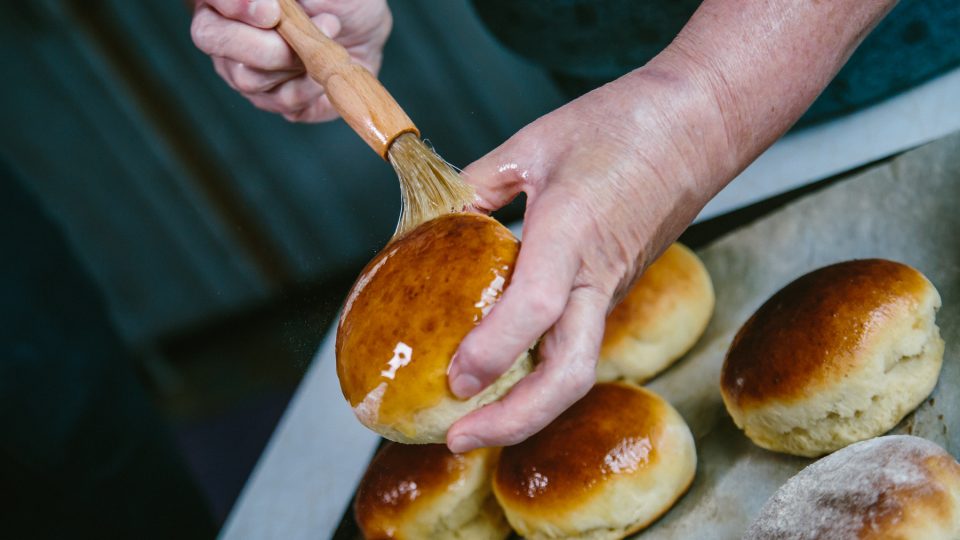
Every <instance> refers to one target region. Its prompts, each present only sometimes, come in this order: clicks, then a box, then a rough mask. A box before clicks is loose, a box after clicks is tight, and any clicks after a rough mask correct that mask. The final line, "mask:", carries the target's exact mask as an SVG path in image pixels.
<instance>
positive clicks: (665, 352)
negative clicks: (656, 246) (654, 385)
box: [597, 244, 714, 384]
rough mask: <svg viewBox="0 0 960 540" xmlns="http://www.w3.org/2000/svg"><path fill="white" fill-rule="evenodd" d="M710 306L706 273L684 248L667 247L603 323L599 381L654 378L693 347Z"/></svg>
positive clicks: (708, 315)
mask: <svg viewBox="0 0 960 540" xmlns="http://www.w3.org/2000/svg"><path fill="white" fill-rule="evenodd" d="M713 306H714V295H713V284H712V283H711V282H710V274H708V273H707V269H706V267H705V266H703V263H702V262H700V259H699V258H697V256H696V255H695V254H694V253H693V252H692V251H690V250H689V249H687V248H686V247H684V246H683V245H681V244H673V245H671V246H670V247H669V248H667V250H666V251H664V252H663V255H661V256H660V258H659V259H657V260H656V261H654V263H653V264H651V265H650V267H648V268H647V269H646V271H644V273H643V274H642V275H641V276H640V278H638V279H637V282H636V283H635V284H634V285H633V288H631V289H630V292H628V293H627V296H626V297H624V299H623V300H622V301H621V302H620V304H618V305H617V307H615V308H614V309H613V311H612V312H610V315H609V316H608V317H607V327H606V331H605V332H604V335H603V346H602V347H601V349H600V360H599V362H598V363H597V380H600V381H613V380H626V381H630V382H634V383H637V384H640V383H643V382H645V381H647V380H649V379H651V378H653V377H654V376H655V375H657V374H658V373H660V372H661V371H663V370H664V369H666V368H668V367H670V364H672V363H673V362H674V361H676V360H677V359H678V358H680V357H681V356H683V355H684V354H685V353H686V352H687V351H689V350H690V348H691V347H693V345H694V344H695V343H696V342H697V339H699V338H700V336H701V335H702V334H703V331H704V330H705V329H706V328H707V323H708V322H710V316H711V315H712V314H713Z"/></svg>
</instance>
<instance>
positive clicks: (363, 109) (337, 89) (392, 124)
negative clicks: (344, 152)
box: [277, 0, 420, 159]
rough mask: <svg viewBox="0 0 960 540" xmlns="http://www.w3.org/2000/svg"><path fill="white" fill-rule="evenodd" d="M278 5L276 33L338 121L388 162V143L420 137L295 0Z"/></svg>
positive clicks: (379, 87) (392, 102)
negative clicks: (324, 96)
mask: <svg viewBox="0 0 960 540" xmlns="http://www.w3.org/2000/svg"><path fill="white" fill-rule="evenodd" d="M279 2H280V23H279V24H278V25H277V32H279V33H280V35H281V36H283V39H285V40H286V42H287V43H288V44H289V45H290V47H292V48H293V50H294V51H296V53H297V54H298V55H299V56H300V60H302V61H303V65H304V66H306V68H307V73H308V74H309V75H310V77H311V78H313V79H314V80H315V81H317V82H318V83H320V84H321V85H322V86H323V89H324V91H325V92H326V94H327V96H328V97H329V98H330V102H331V103H333V106H334V107H335V108H336V109H337V112H339V113H340V116H342V117H343V119H344V120H346V121H347V124H349V125H350V127H351V128H353V130H354V131H356V132H357V134H358V135H360V137H362V138H363V140H364V141H366V142H367V144H369V145H370V147H371V148H373V149H374V151H376V152H377V153H378V154H380V156H381V157H382V158H383V159H387V150H389V148H390V144H391V143H392V142H393V140H394V139H396V138H397V137H398V136H399V135H400V134H402V133H411V132H412V133H416V134H417V135H419V134H420V133H419V131H417V127H416V126H414V125H413V122H412V121H411V120H410V117H408V116H407V113H405V112H403V109H401V108H400V105H398V104H397V102H396V101H395V100H394V99H393V96H391V95H390V93H389V92H387V89H386V88H384V87H383V85H382V84H380V81H378V80H377V78H376V77H374V76H373V74H372V73H370V72H369V71H367V69H366V68H365V67H363V66H361V65H360V64H358V63H356V62H354V60H353V59H352V58H350V54H349V53H348V52H347V50H346V49H345V48H343V46H341V45H340V44H339V43H337V42H336V41H333V40H332V39H330V38H328V37H327V36H325V35H324V34H323V32H321V31H320V29H319V28H317V27H316V25H314V24H313V21H311V20H310V17H308V16H307V14H306V13H304V11H303V8H302V7H300V4H299V3H297V0H279Z"/></svg>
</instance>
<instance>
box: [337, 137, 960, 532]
mask: <svg viewBox="0 0 960 540" xmlns="http://www.w3.org/2000/svg"><path fill="white" fill-rule="evenodd" d="M698 254H699V255H700V257H701V258H702V259H703V261H704V264H705V265H706V266H707V268H708V269H709V271H710V275H711V277H712V279H713V282H714V288H715V290H716V294H717V302H716V306H717V307H716V311H715V313H714V317H713V319H712V321H711V322H710V325H709V326H708V327H707V330H706V331H705V333H704V335H703V337H702V338H701V339H700V341H699V342H698V343H697V345H696V346H695V347H694V349H693V350H692V351H690V353H689V354H687V355H686V356H685V357H684V358H683V359H681V360H680V361H679V362H678V363H677V364H676V365H674V366H673V367H671V368H670V369H669V370H667V371H666V372H665V373H664V374H662V375H661V376H660V377H658V378H657V379H655V380H654V381H652V382H651V383H650V384H648V385H647V386H648V387H649V388H651V389H652V390H654V391H656V392H657V393H659V394H660V395H662V396H663V397H665V398H666V399H667V400H669V401H670V402H671V403H672V404H673V405H674V406H675V407H676V408H677V410H678V411H679V412H680V414H681V415H683V417H684V419H685V420H686V421H687V423H688V424H689V425H690V428H691V430H692V431H693V433H694V436H695V438H696V441H697V455H698V460H699V461H698V465H697V476H696V479H695V480H694V482H693V485H692V486H691V488H690V490H689V491H688V492H687V494H686V495H685V496H684V497H683V498H682V499H681V500H680V501H679V503H678V504H677V505H676V506H674V507H673V509H672V510H671V511H670V512H668V513H667V514H666V515H665V516H664V517H663V518H662V519H660V520H659V521H657V522H656V523H655V524H654V525H653V526H651V527H649V528H648V529H646V530H644V531H642V532H640V533H638V534H636V535H634V536H633V537H632V538H643V539H689V538H697V539H703V540H712V539H718V540H719V539H735V538H740V537H741V536H742V534H743V531H744V530H745V529H746V528H747V526H748V525H749V523H750V522H751V521H752V519H753V518H754V517H755V516H756V515H757V514H758V513H759V511H760V508H761V506H762V505H763V503H764V502H765V501H766V500H767V498H768V497H769V496H770V495H772V494H773V492H774V491H776V489H777V488H778V487H780V486H781V485H782V484H783V483H784V482H785V481H786V480H787V479H788V478H790V477H791V476H793V475H794V474H796V473H797V472H798V471H799V470H800V469H802V468H803V467H805V466H806V465H808V464H809V463H811V462H812V461H813V460H811V459H805V458H798V457H792V456H786V455H781V454H776V453H773V452H769V451H766V450H763V449H761V448H758V447H756V446H754V445H753V444H752V443H751V442H750V441H749V440H748V439H747V438H746V437H745V436H744V435H743V434H742V433H741V432H740V431H739V430H738V429H737V428H736V426H734V424H733V422H732V420H731V419H730V417H729V416H728V415H727V413H726V410H725V409H724V407H723V402H722V400H721V398H720V392H719V383H718V381H719V374H720V367H721V365H722V363H723V357H724V354H725V353H726V350H727V347H728V346H729V344H730V341H731V340H732V338H733V335H734V334H735V333H736V331H737V330H738V329H739V327H740V325H741V324H743V322H744V321H745V320H746V319H747V318H748V317H749V316H750V315H751V314H752V313H753V312H754V311H755V310H756V309H757V308H758V307H759V306H760V305H761V304H762V303H763V302H764V301H765V300H766V299H767V298H769V297H770V295H772V294H773V293H774V292H776V291H777V290H779V289H780V288H781V287H783V286H784V285H786V284H787V283H789V282H790V281H792V280H793V279H795V278H797V277H799V276H800V275H802V274H804V273H806V272H809V271H811V270H814V269H816V268H820V267H822V266H826V265H828V264H831V263H834V262H839V261H844V260H850V259H860V258H872V257H880V258H887V259H892V260H896V261H900V262H904V263H906V264H909V265H911V266H913V267H915V268H917V269H919V270H920V271H922V272H923V273H924V274H925V275H926V276H927V277H928V278H929V279H930V280H931V281H932V282H933V283H934V285H935V286H936V287H937V289H938V290H939V291H940V294H941V297H942V299H943V307H942V308H941V310H940V312H939V313H938V316H937V324H938V325H939V326H940V332H941V335H942V336H943V338H944V340H945V342H946V349H945V353H944V363H943V368H942V371H941V374H940V381H939V383H938V385H937V387H936V388H935V389H934V391H933V394H932V395H931V396H930V397H929V398H928V399H927V400H925V401H924V402H923V403H922V404H921V405H920V407H919V408H918V409H917V410H916V411H915V412H914V413H913V414H911V415H909V416H907V418H905V419H904V421H903V422H901V424H900V425H899V426H897V427H896V428H895V429H894V430H893V433H908V434H913V435H917V436H920V437H924V438H927V439H930V440H932V441H934V442H936V443H937V444H939V445H941V446H943V447H944V448H946V449H947V451H949V452H950V453H951V454H952V455H953V456H954V457H957V455H958V451H960V429H958V428H960V393H957V392H956V391H953V392H951V391H950V389H951V388H957V387H958V385H960V134H954V135H951V136H949V137H946V138H944V139H941V140H939V141H936V142H934V143H931V144H928V145H926V146H923V147H920V148H917V149H915V150H912V151H909V152H907V153H905V154H903V155H901V156H899V157H897V158H895V159H893V160H891V161H889V162H886V163H884V164H882V165H879V166H875V167H873V168H870V169H869V170H866V171H864V172H862V173H859V174H856V175H854V176H852V177H850V178H848V179H845V180H843V181H841V182H838V183H836V184H833V185H831V186H830V187H827V188H825V189H823V190H822V191H819V192H816V193H814V194H812V195H808V196H806V197H804V198H803V199H800V200H798V201H796V202H794V203H792V204H790V205H788V206H786V207H784V208H782V209H780V210H777V211H775V212H773V213H771V214H770V215H768V216H766V217H764V218H762V219H760V220H758V221H756V222H754V223H753V224H751V225H749V226H746V227H743V228H741V229H738V230H736V231H734V232H732V233H730V234H728V235H727V236H725V237H723V238H721V239H720V240H718V241H716V242H714V243H712V244H711V245H709V246H708V247H706V248H704V249H702V250H699V251H698ZM334 538H337V539H348V538H349V539H351V540H352V539H354V538H359V535H358V532H357V529H356V526H355V525H354V523H353V518H352V514H351V512H350V511H348V512H347V513H346V514H345V515H344V519H343V521H342V523H341V526H340V528H339V529H338V531H337V533H336V535H335V536H334Z"/></svg>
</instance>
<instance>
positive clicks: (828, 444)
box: [720, 259, 943, 457]
mask: <svg viewBox="0 0 960 540" xmlns="http://www.w3.org/2000/svg"><path fill="white" fill-rule="evenodd" d="M938 307H940V295H939V294H938V293H937V290H936V289H935V288H934V287H933V285H932V284H931V283H930V282H929V281H928V280H927V279H926V278H925V277H924V276H923V275H922V274H921V273H920V272H918V271H916V270H914V269H913V268H910V267H909V266H906V265H904V264H900V263H896V262H892V261H886V260H880V259H871V260H859V261H849V262H844V263H840V264H834V265H832V266H828V267H826V268H821V269H820V270H817V271H815V272H811V273H809V274H807V275H805V276H803V277H801V278H799V279H797V280H796V281H794V282H793V283H791V284H789V285H787V286H786V287H784V288H783V289H782V290H781V291H780V292H778V293H777V294H775V295H774V296H773V297H772V298H770V299H769V300H768V301H767V302H766V303H765V304H764V305H763V306H762V307H761V308H760V309H759V310H757V312H756V313H755V314H754V315H753V317H751V318H750V320H748V321H747V322H746V323H745V324H744V325H743V327H742V328H741V329H740V331H739V333H738V334H737V336H736V337H735V338H734V340H733V344H732V345H731V346H730V350H729V352H728V354H727V358H726V360H725V362H724V364H723V370H722V373H721V388H720V389H721V392H722V394H723V401H724V403H725V404H726V406H727V410H728V411H729V412H730V415H731V416H732V417H733V420H734V422H736V424H737V426H739V427H740V428H741V429H743V430H744V431H745V432H746V434H747V436H748V437H750V439H752V440H753V441H754V442H755V443H756V444H758V445H759V446H762V447H763V448H767V449H770V450H776V451H779V452H786V453H789V454H796V455H800V456H810V457H813V456H819V455H822V454H824V453H827V452H831V451H834V450H837V449H839V448H843V447H844V446H846V445H848V444H850V443H853V442H856V441H860V440H863V439H868V438H871V437H875V436H877V435H881V434H883V433H885V432H887V431H888V430H890V429H891V428H893V427H894V426H895V425H896V424H897V423H898V422H899V421H900V420H901V419H902V418H903V417H904V416H905V415H907V414H908V413H909V412H910V411H912V410H913V409H914V408H916V406H917V405H918V404H920V402H921V401H923V399H924V398H925V397H926V396H927V395H929V394H930V392H931V391H932V390H933V387H934V386H935V385H936V382H937V377H938V376H939V373H940V365H941V363H942V360H943V340H941V339H940V333H939V330H938V328H937V325H936V324H935V322H934V316H935V312H936V310H937V308H938Z"/></svg>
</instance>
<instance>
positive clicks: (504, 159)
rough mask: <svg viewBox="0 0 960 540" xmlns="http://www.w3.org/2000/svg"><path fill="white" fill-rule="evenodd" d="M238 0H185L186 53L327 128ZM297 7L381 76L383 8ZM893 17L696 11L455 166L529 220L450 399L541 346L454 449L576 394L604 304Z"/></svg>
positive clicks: (492, 204) (743, 3) (481, 200)
mask: <svg viewBox="0 0 960 540" xmlns="http://www.w3.org/2000/svg"><path fill="white" fill-rule="evenodd" d="M251 3H252V1H251V0H207V1H206V2H200V4H199V7H198V9H197V14H196V15H195V18H194V24H193V27H194V32H193V33H194V40H195V41H196V42H197V44H198V46H199V47H200V48H201V49H202V50H204V51H206V52H208V53H209V54H211V55H213V56H214V64H215V65H216V66H217V70H218V72H219V73H221V75H222V76H223V77H224V78H225V79H226V80H227V81H228V82H229V83H230V84H231V85H233V86H234V87H236V88H239V89H240V90H241V92H244V93H245V95H247V96H248V97H249V98H250V99H251V101H253V103H254V104H255V105H257V106H259V107H261V108H265V109H267V110H273V111H276V112H280V113H282V114H284V115H285V116H286V117H287V118H290V119H294V120H305V121H313V120H323V119H327V118H331V117H333V116H334V114H335V113H332V112H331V111H330V110H329V102H327V101H326V100H325V99H324V98H323V97H322V90H320V89H319V88H315V87H310V86H309V84H307V83H306V82H303V83H302V84H303V85H305V86H306V87H307V88H308V89H309V91H308V90H307V89H304V90H302V91H300V90H294V89H291V90H289V91H288V94H292V95H295V96H297V98H298V99H292V98H291V99H289V100H286V101H285V100H284V99H281V97H280V94H284V90H283V89H284V88H285V86H286V85H291V84H297V81H298V80H300V78H301V77H302V74H301V73H300V70H301V69H302V68H300V67H299V64H298V63H297V62H296V60H295V59H294V58H293V55H292V53H291V52H290V51H289V49H285V48H284V47H285V46H284V45H283V43H282V41H279V40H280V38H279V37H278V36H276V35H272V33H271V32H270V31H268V30H262V29H263V28H269V27H270V26H271V21H273V22H274V23H275V17H274V16H273V15H272V14H270V13H267V8H265V7H264V5H266V4H271V3H272V1H271V0H261V2H258V3H257V4H258V5H257V6H256V9H254V10H253V11H248V10H247V9H248V8H249V6H250V4H251ZM208 4H209V5H208ZM260 4H264V5H260ZM304 4H305V6H306V7H307V9H308V12H310V13H311V14H312V15H314V21H315V22H316V23H317V24H318V25H319V26H320V27H321V29H322V30H324V31H326V32H327V33H328V34H330V35H335V36H336V39H337V40H338V41H341V42H342V43H344V44H345V45H347V44H349V45H350V46H351V47H352V48H351V52H352V53H353V54H355V55H357V56H356V57H357V58H358V59H361V61H363V62H367V63H368V65H370V66H373V67H375V66H376V65H378V64H379V59H380V52H379V49H380V47H381V46H382V44H383V41H384V40H385V39H386V35H387V33H388V32H389V27H390V23H389V21H390V17H389V13H388V12H387V10H386V6H385V4H384V3H383V2H382V0H369V1H365V0H341V1H339V2H334V1H332V0H326V1H322V0H317V1H316V2H309V1H307V2H304ZM894 4H895V2H894V1H892V0H845V1H840V0H837V1H834V2H822V1H817V0H814V1H803V2H798V1H796V0H705V1H704V2H703V4H701V6H700V8H699V9H698V10H697V12H696V13H695V14H694V16H693V17H692V18H691V20H690V22H689V23H688V24H687V25H686V26H685V27H684V29H683V31H682V32H681V33H680V35H679V36H678V37H677V39H676V40H675V41H674V42H673V43H672V44H671V45H670V46H669V47H668V48H667V49H665V50H664V51H663V52H662V53H661V54H660V55H658V56H657V57H656V58H654V59H653V60H651V61H650V62H649V63H648V64H647V65H645V66H643V67H640V68H638V69H637V70H635V71H634V72H632V73H630V74H627V75H625V76H624V77H621V78H620V79H618V80H616V81H614V82H612V83H611V84H608V85H606V86H604V87H602V88H599V89H597V90H595V91H593V92H590V93H589V94H586V95H584V96H583V97H581V98H579V99H577V100H575V101H573V102H571V103H569V104H567V105H565V106H563V107H561V108H559V109H557V110H555V111H553V112H551V113H550V114H547V115H545V116H543V117H541V118H540V119H538V120H536V121H535V122H533V123H532V124H530V125H528V126H527V127H525V128H524V129H522V130H521V131H520V132H518V133H517V134H516V135H514V136H513V137H511V138H510V139H509V140H507V141H506V142H505V143H503V144H502V145H501V146H500V147H498V148H497V149H495V150H493V151H492V152H491V153H490V154H488V155H486V156H484V157H483V158H481V159H479V160H478V161H476V162H475V163H473V164H471V165H470V166H469V167H467V168H466V169H465V170H464V177H465V178H466V179H467V181H468V182H470V183H471V184H473V185H474V186H475V187H476V188H477V194H478V201H477V204H476V210H478V211H482V212H489V211H493V210H495V209H497V208H500V207H502V206H503V205H505V204H507V203H508V202H509V201H510V200H512V199H513V198H514V197H516V196H517V195H518V194H519V193H521V192H523V193H526V195H527V209H526V215H525V217H524V232H523V245H522V247H521V250H520V255H519V259H518V261H517V264H516V267H515V270H514V274H513V277H512V281H511V284H510V287H509V288H507V290H506V291H505V292H504V294H503V297H502V298H501V300H500V302H498V303H497V305H496V306H494V308H493V309H492V310H491V311H490V313H489V314H488V315H487V317H485V318H484V319H483V320H482V321H481V322H480V324H479V325H478V326H477V328H475V329H474V330H473V331H472V332H471V333H470V334H469V335H468V336H467V337H466V338H465V339H464V340H463V342H462V343H461V344H460V347H459V349H458V351H457V353H456V355H455V356H454V359H453V361H452V362H451V366H450V370H449V381H450V388H451V390H452V391H453V392H454V393H455V394H457V395H458V396H460V397H468V396H471V395H473V394H476V393H477V392H479V391H480V390H481V389H482V388H484V387H486V386H487V385H489V384H490V383H491V382H493V381H494V380H495V379H496V378H497V377H498V376H499V375H500V374H501V373H503V372H504V371H506V369H507V368H508V367H509V366H510V364H511V363H512V362H513V361H514V359H515V358H516V357H517V356H518V355H519V354H520V353H521V352H522V351H524V350H526V349H527V348H528V347H529V346H531V344H533V343H535V342H536V341H537V340H538V339H540V338H541V336H542V340H541V341H540V343H539V346H538V359H539V361H540V363H539V365H538V366H537V368H536V370H535V371H534V372H533V373H532V374H530V375H528V376H527V377H525V378H524V379H523V380H522V381H521V382H520V383H518V384H517V385H516V386H515V387H514V388H513V389H512V390H511V391H510V393H509V394H508V395H507V396H506V397H505V398H503V399H501V400H500V401H498V402H496V403H492V404H490V405H488V406H486V407H484V408H482V409H480V410H478V411H474V412H473V413H471V414H469V415H467V416H466V417H464V418H462V419H461V420H459V421H458V422H457V423H456V424H454V426H453V427H452V428H451V429H450V431H449V433H448V435H447V444H448V446H449V447H450V449H451V450H452V451H454V452H464V451H467V450H470V449H473V448H476V447H480V446H504V445H509V444H515V443H517V442H520V441H522V440H524V439H525V438H527V437H529V436H530V435H532V434H533V433H536V432H537V431H539V430H540V429H542V428H543V427H544V426H546V425H547V424H548V423H549V422H550V421H552V420H553V419H554V418H556V417H557V416H558V415H559V414H560V413H561V412H563V411H564V410H565V409H566V408H567V407H569V406H570V405H571V404H573V403H574V402H575V401H576V400H577V399H579V398H580V397H582V396H583V395H584V394H585V393H586V392H587V390H589V388H590V386H591V385H592V384H593V382H594V376H595V374H594V369H595V365H596V361H597V356H598V354H599V349H600V342H601V340H602V337H603V327H604V319H605V317H606V315H607V313H608V311H609V310H610V309H611V308H612V306H613V305H615V302H616V301H617V299H618V298H619V297H620V296H621V295H622V294H623V293H624V292H625V291H626V290H627V289H628V288H629V286H630V284H631V283H632V282H633V280H634V279H635V278H636V277H637V275H638V274H639V273H640V272H642V271H643V269H644V268H645V267H646V266H647V265H648V264H650V263H651V262H652V261H653V260H654V259H656V257H657V256H658V255H659V254H660V252H661V251H662V250H663V249H665V248H666V247H667V246H668V245H669V244H670V243H671V242H672V241H674V240H675V239H676V238H677V237H678V236H679V234H680V233H681V232H682V231H683V229H684V228H685V227H686V226H687V225H689V223H690V222H691V221H692V220H693V218H694V217H695V216H696V214H697V213H698V212H699V211H700V209H701V208H703V206H704V205H705V204H706V203H707V202H708V201H709V200H710V199H711V198H712V197H713V196H714V195H716V193H717V192H718V191H719V190H720V189H722V188H723V187H724V186H725V185H726V184H727V183H728V182H729V181H730V180H731V179H732V178H734V177H735V176H736V175H737V174H738V173H739V172H740V171H741V170H743V168H745V167H746V166H747V165H749V164H750V162H752V161H753V160H754V159H755V158H756V157H757V156H758V155H759V154H760V153H761V152H762V151H763V150H765V149H766V148H767V147H768V146H770V145H771V144H772V143H773V142H774V141H775V140H776V139H777V138H778V137H779V136H780V135H782V134H783V133H784V132H785V131H786V130H787V129H788V128H789V127H790V126H791V125H792V124H793V123H794V122H795V121H796V120H797V118H799V117H800V115H801V114H802V113H803V111H804V110H806V108H807V107H808V106H809V105H810V103H812V101H813V100H814V98H815V97H816V96H817V95H818V94H819V93H820V91H822V90H823V88H824V87H825V86H826V85H827V84H828V83H829V81H830V80H831V79H832V78H833V76H834V75H835V74H836V72H837V71H838V70H839V69H840V67H841V66H842V65H843V63H844V62H845V61H846V59H847V58H848V57H849V55H850V53H852V51H853V50H854V49H855V48H856V46H857V45H858V44H859V42H860V41H861V40H862V39H863V37H864V36H865V35H866V34H867V33H868V32H869V31H870V29H871V28H872V27H873V26H874V25H876V23H877V22H878V21H879V20H880V19H881V18H882V17H883V16H884V15H885V14H886V12H887V11H888V10H889V9H890V8H892V6H893V5H894ZM211 6H212V7H211ZM324 10H329V13H333V14H338V15H337V17H338V18H339V20H340V21H341V22H342V26H343V29H342V30H340V32H339V33H337V32H335V31H334V29H332V27H325V25H327V24H331V23H328V22H326V21H327V20H329V19H328V18H327V17H326V16H325V15H323V14H322V13H328V12H327V11H324ZM214 12H216V13H214ZM238 14H239V15H238ZM244 14H246V15H244ZM318 14H320V15H318ZM271 17H273V18H271ZM231 18H233V19H238V18H239V19H240V20H241V21H242V20H245V21H246V22H238V21H236V20H233V21H231V20H228V19H231ZM251 25H253V26H257V27H258V28H259V29H257V28H252V27H251ZM254 51H256V53H255V54H254ZM241 64H242V65H241ZM238 65H240V67H239V68H238V67H237V66H238ZM241 68H242V69H241ZM254 68H255V69H256V70H258V71H255V72H253V69H254ZM245 71H251V72H253V75H251V76H250V77H249V81H248V82H249V84H247V83H242V82H241V81H243V80H244V77H242V76H240V75H239V74H240V73H244V72H245ZM284 73H286V74H287V75H283V74H284ZM285 76H289V77H291V78H287V79H284V77H285ZM260 83H263V84H260ZM272 83H277V84H278V85H275V86H272V87H270V84H272ZM268 87H270V88H269V89H267V90H264V89H265V88H268ZM291 88H295V87H291ZM299 98H303V99H299ZM311 100H312V101H311Z"/></svg>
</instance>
